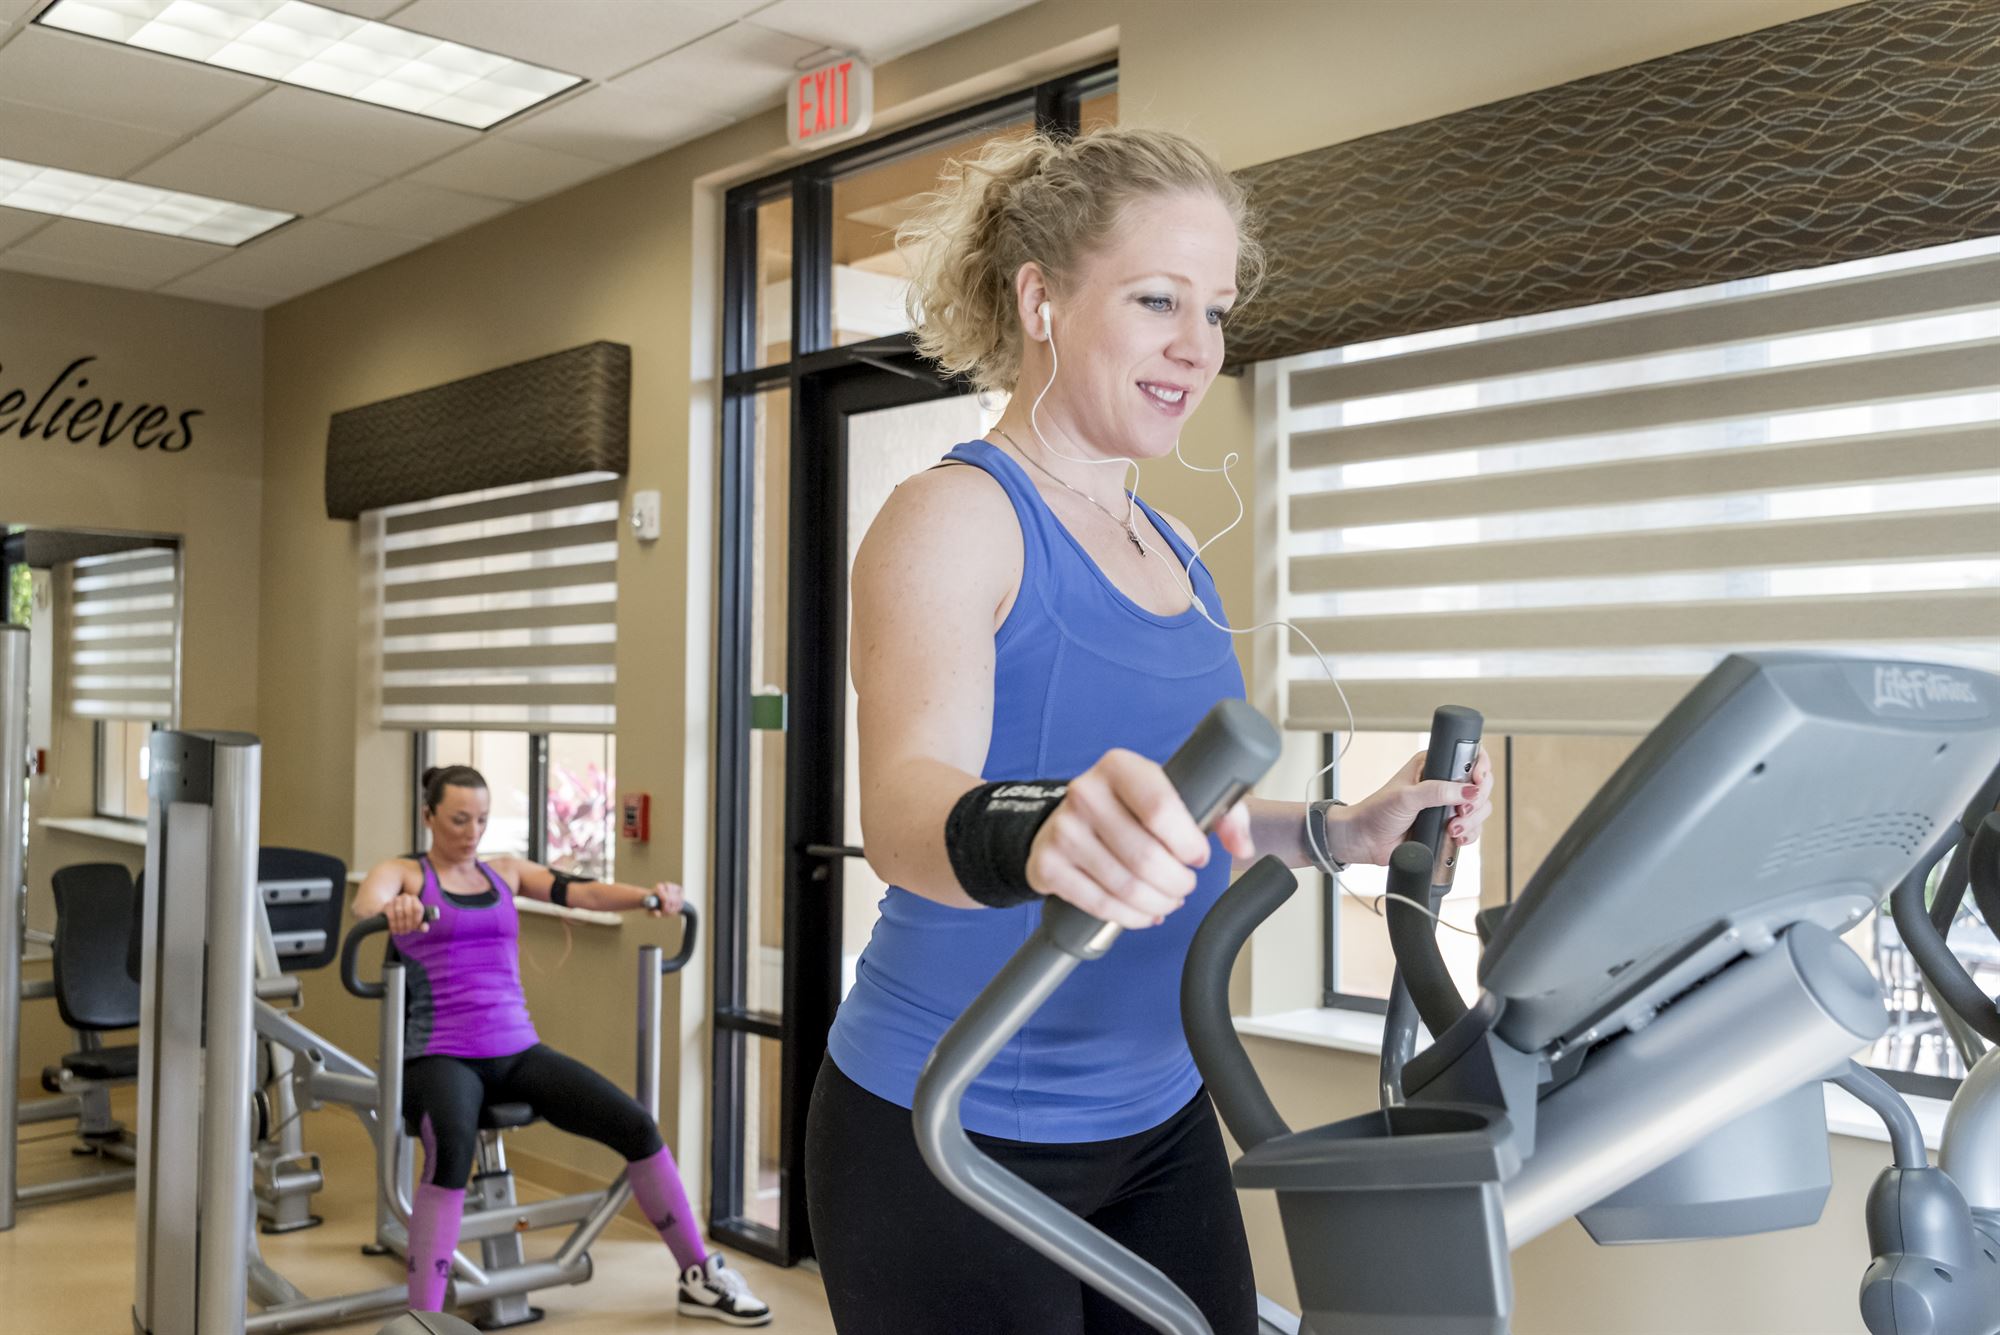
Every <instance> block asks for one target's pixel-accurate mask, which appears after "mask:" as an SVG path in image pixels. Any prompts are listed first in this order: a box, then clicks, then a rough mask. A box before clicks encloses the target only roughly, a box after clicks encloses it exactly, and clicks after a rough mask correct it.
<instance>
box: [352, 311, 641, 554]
mask: <svg viewBox="0 0 2000 1335" xmlns="http://www.w3.org/2000/svg"><path fill="white" fill-rule="evenodd" d="M631 409H632V350H631V349H630V348H628V347H626V346H625V345H624V344H622V343H588V344H585V345H584V346H583V347H580V348H571V349H570V350H569V351H567V352H558V353H553V354H551V355H549V356H547V357H537V358H536V359H535V360H533V361H527V362H519V363H517V364H515V365H513V366H503V367H501V368H500V369H499V370H497V371H488V372H486V373H485V374H483V375H475V376H468V377H467V378H466V379H464V380H454V381H452V382H451V383H450V384H448V385H439V386H438V387H437V388H435V389H426V390H419V391H418V392H417V393H415V394H405V395H403V396H402V397H400V398H394V399H384V400H382V402H380V403H371V404H369V405H367V406H366V407H362V408H350V409H348V410H347V411H346V412H340V413H335V414H334V415H333V421H332V424H331V425H330V426H329V427H328V429H327V436H326V513H327V516H328V517H329V518H332V519H356V518H359V517H360V515H361V512H362V511H364V510H379V509H381V508H382V507H383V506H386V505H403V504H407V503H409V502H411V501H427V500H433V499H435V498H437V497H439V496H456V495H459V494H461V493H463V492H468V491H481V490H484V489H485V488H487V487H499V486H505V485H507V484H509V483H515V482H539V481H543V480H544V479H547V478H554V477H569V476H572V475H574V474H577V473H593V472H608V473H623V472H624V471H625V461H626V453H627V445H628V439H627V438H628V434H629V423H630V419H631Z"/></svg>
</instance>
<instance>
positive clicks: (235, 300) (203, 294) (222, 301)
mask: <svg viewBox="0 0 2000 1335" xmlns="http://www.w3.org/2000/svg"><path fill="white" fill-rule="evenodd" d="M153 290H154V291H155V292H158V293H159V294H160V295H161V296H165V297H186V298H187V299H188V300H190V301H207V302H212V303H214V304H216V305H218V306H245V307H248V308H249V309H251V310H253V311H261V310H263V309H264V308H265V307H267V306H275V305H277V304H278V302H279V301H280V300H281V298H279V297H274V296H272V295H271V294H270V293H268V292H258V291H254V290H252V289H250V288H245V287H231V286H230V285H229V284H227V283H217V282H212V281H210V280H208V279H205V278H203V277H202V276H201V275H200V274H198V273H197V274H189V275H188V276H187V277H186V278H176V279H175V280H174V281H173V282H171V283H167V284H165V285H164V286H161V287H157V288H154V289H153Z"/></svg>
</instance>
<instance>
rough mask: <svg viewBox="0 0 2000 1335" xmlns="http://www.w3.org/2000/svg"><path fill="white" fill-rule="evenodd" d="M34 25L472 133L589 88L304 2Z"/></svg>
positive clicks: (51, 18)
mask: <svg viewBox="0 0 2000 1335" xmlns="http://www.w3.org/2000/svg"><path fill="white" fill-rule="evenodd" d="M35 21H36V22H37V23H40V24H43V25H44V26H46V27H50V28H60V29H61V30H63V31H64V32H75V33H82V34H84V35H86V36H89V37H101V38H103V39H104V40H106V41H109V42H121V43H123V44H124V45H126V46H136V47H141V48H143V49H145V50H147V51H159V52H162V53H164V54H166V55H170V56H180V57H183V58H184V59H187V60H198V61H200V62H202V63H203V64H205V65H215V66H219V67H220V68H222V69H230V70H238V71H241V72H242V73H244V74H254V75H256V76H258V77H259V78H264V79H275V80H277V81H278V82H280V83H289V84H296V85H297V86H299V87H301V88H312V89H316V90H318V91H319V92H322V93H335V94H338V95H339V96H341V97H351V98H354V99H355V100H357V101H360V102H373V103H375V104H376V105H377V106H383V107H394V108H395V109H396V110H398V111H411V112H415V113H416V114H417V115H419V116H430V117H433V118H435V119H437V120H443V121H450V122H452V123H453V124H455V125H465V126H469V127H471V128H472V129H475V130H484V129H486V128H487V127H488V126H490V125H497V124H498V123H499V122H501V121H503V120H506V119H507V118H508V117H509V116H512V115H514V114H515V113H516V112H519V111H524V110H526V109H527V108H529V107H532V106H534V105H535V104H536V103H538V102H545V101H547V100H548V99H549V98H551V97H554V96H555V95H556V94H557V93H560V92H562V91H563V90H564V89H567V88H573V87H575V86H576V85H577V84H579V83H582V82H583V80H582V79H580V78H578V77H577V76H576V75H574V74H564V73H562V72H561V71H560V70H552V69H544V68H543V67H542V66H540V65H530V64H528V63H526V62H525V61H519V60H515V59H513V58H511V57H508V56H497V55H494V54H493V53H492V52H490V51H481V50H478V49H476V48H474V47H470V46H461V45H459V44H458V43H457V42H447V41H445V40H444V39H442V38H439V37H427V36H425V35H424V34H422V33H417V32H411V31H409V30H408V29H407V28H396V27H391V26H390V25H389V24H386V23H374V22H371V21H369V20H367V19H362V18H356V17H355V16H354V15H352V14H343V13H341V12H340V11H339V10H337V9H327V8H325V7H324V6H321V5H312V4H306V3H305V2H304V0H56V3H55V4H53V5H51V6H50V7H49V8H48V9H46V10H44V11H43V13H42V16H41V17H40V18H38V19H36V20H35Z"/></svg>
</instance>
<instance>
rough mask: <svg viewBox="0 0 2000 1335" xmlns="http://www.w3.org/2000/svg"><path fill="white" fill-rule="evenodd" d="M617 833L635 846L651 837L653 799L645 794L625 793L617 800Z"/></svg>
mask: <svg viewBox="0 0 2000 1335" xmlns="http://www.w3.org/2000/svg"><path fill="white" fill-rule="evenodd" d="M618 807H619V821H618V832H619V833H620V834H622V835H624V836H625V837H626V838H627V839H630V840H631V841H632V842H633V843H635V844H643V843H645V842H646V841H647V840H648V839H651V838H652V837H653V799H652V796H651V795H650V794H647V793H627V794H625V795H624V796H623V797H621V798H619V799H618Z"/></svg>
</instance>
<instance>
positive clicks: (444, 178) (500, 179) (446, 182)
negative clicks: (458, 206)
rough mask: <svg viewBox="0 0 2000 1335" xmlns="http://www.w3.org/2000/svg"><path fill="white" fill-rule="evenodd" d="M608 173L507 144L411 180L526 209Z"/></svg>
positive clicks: (495, 143) (478, 149) (485, 147)
mask: <svg viewBox="0 0 2000 1335" xmlns="http://www.w3.org/2000/svg"><path fill="white" fill-rule="evenodd" d="M605 170H606V168H605V165H604V164H603V163H601V162H596V161H592V160H591V159H589V158H579V157H573V156H571V155H570V154H568V153H552V152H550V151H549V150H548V149H545V148H534V147H532V146H530V145H528V144H517V143H514V142H512V141H511V140H507V139H488V140H485V141H484V142H482V143H477V144H474V145H473V146H472V147H471V148H465V149H460V150H459V151H458V152H456V153H454V154H452V155H451V156H450V157H448V158H445V159H443V160H442V161H440V162H433V163H432V164H431V165H430V166H428V167H422V168H419V169H418V170H416V171H414V172H411V173H410V176H409V179H410V180H412V181H414V182H416V183H418V184H419V185H437V186H443V187H444V188H445V189H447V190H463V191H466V192H468V193H470V194H475V195H491V196H494V197H495V198H498V199H511V200H514V201H516V202H519V203H525V202H527V201H528V200H531V199H540V198H541V197H542V196H543V195H548V194H553V193H555V192H556V191H558V190H566V189H568V188H569V187H570V186H573V185H577V184H580V183H581V182H583V181H587V180H589V179H590V178H591V177H593V176H597V175H601V174H602V173H603V172H604V171H605Z"/></svg>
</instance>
